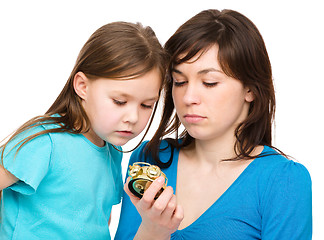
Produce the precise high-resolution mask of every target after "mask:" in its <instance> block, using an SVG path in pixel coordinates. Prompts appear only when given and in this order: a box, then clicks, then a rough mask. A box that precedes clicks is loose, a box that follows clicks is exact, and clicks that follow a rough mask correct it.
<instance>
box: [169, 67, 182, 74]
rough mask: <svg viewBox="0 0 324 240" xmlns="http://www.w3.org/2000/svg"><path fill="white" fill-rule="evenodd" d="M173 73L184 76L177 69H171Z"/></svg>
mask: <svg viewBox="0 0 324 240" xmlns="http://www.w3.org/2000/svg"><path fill="white" fill-rule="evenodd" d="M171 72H175V73H178V74H183V73H182V72H181V71H179V70H178V69H176V68H172V69H171Z"/></svg>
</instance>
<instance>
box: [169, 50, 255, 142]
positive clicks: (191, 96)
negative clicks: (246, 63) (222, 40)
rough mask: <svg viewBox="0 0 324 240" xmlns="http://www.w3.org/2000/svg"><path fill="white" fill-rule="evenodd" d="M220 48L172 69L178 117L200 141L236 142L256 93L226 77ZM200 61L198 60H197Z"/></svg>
mask: <svg viewBox="0 0 324 240" xmlns="http://www.w3.org/2000/svg"><path fill="white" fill-rule="evenodd" d="M217 54H218V46H217V45H215V46H213V47H211V48H210V49H209V50H208V51H207V52H205V53H204V54H203V55H202V56H200V57H199V58H198V56H199V54H197V56H195V57H193V58H192V59H190V60H189V61H188V62H185V63H181V64H179V65H176V66H175V67H174V69H173V73H172V76H173V89H172V96H173V101H174V104H175V108H176V111H177V115H178V117H179V119H180V121H181V122H182V124H183V125H184V127H185V128H186V129H187V131H188V133H189V134H190V135H191V136H192V137H194V138H196V139H200V140H212V139H224V138H229V139H233V136H234V132H235V128H236V127H237V126H238V124H239V123H241V122H242V121H243V120H244V119H245V118H246V116H247V114H248V110H249V105H250V102H251V101H253V94H252V93H251V92H250V91H249V89H248V88H245V87H244V86H243V84H242V83H241V82H240V81H239V80H237V79H234V78H231V77H229V76H227V75H225V74H224V72H223V71H222V69H221V67H220V65H219V63H218V60H217ZM197 58H198V60H197Z"/></svg>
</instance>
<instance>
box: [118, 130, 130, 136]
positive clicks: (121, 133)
mask: <svg viewBox="0 0 324 240" xmlns="http://www.w3.org/2000/svg"><path fill="white" fill-rule="evenodd" d="M117 133H118V134H119V135H121V136H123V137H129V136H132V135H133V132H131V131H117Z"/></svg>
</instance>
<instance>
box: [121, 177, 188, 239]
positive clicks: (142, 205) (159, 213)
mask: <svg viewBox="0 0 324 240" xmlns="http://www.w3.org/2000/svg"><path fill="white" fill-rule="evenodd" d="M129 180H130V178H128V179H127V182H126V184H125V185H124V190H125V192H126V193H127V194H128V196H129V197H130V199H131V201H132V203H133V204H134V206H135V207H136V209H137V211H138V213H139V214H140V215H141V217H142V223H141V225H140V227H139V229H138V231H137V234H136V236H135V238H134V239H140V240H145V239H150V240H151V239H155V240H160V239H161V240H165V239H170V236H171V234H172V233H173V232H175V231H176V230H177V229H178V227H179V225H180V223H181V221H182V219H183V208H182V207H181V206H179V205H177V200H176V196H175V195H174V194H173V189H172V187H170V186H168V187H166V188H165V189H164V191H163V192H162V193H161V195H160V196H159V197H158V198H157V199H156V200H154V197H155V196H156V194H157V193H158V191H159V190H160V189H161V188H162V186H163V184H164V178H163V177H159V178H157V179H156V180H155V181H154V182H153V183H152V184H151V186H150V187H149V188H148V189H147V190H146V191H145V192H144V195H143V197H142V198H141V199H139V198H138V197H136V196H134V195H133V194H132V193H131V192H130V190H129V189H128V182H129Z"/></svg>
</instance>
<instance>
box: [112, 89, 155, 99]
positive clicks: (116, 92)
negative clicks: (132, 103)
mask: <svg viewBox="0 0 324 240" xmlns="http://www.w3.org/2000/svg"><path fill="white" fill-rule="evenodd" d="M114 94H116V95H119V96H121V97H125V98H133V96H132V95H130V94H127V93H123V92H120V91H114ZM158 99H159V96H155V97H151V98H149V99H146V100H145V101H157V100H158Z"/></svg>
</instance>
